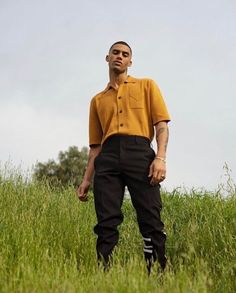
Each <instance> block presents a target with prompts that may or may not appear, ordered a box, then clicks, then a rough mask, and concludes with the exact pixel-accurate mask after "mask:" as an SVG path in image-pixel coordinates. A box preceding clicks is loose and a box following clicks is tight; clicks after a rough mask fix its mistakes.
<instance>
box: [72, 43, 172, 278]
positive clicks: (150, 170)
mask: <svg viewBox="0 0 236 293" xmlns="http://www.w3.org/2000/svg"><path fill="white" fill-rule="evenodd" d="M106 61H107V63H108V66H109V77H110V81H109V83H108V85H107V87H106V89H105V90H103V91H102V92H100V93H99V94H97V95H96V96H95V97H94V98H93V99H92V100H91V103H90V118H89V144H90V151H89V160H88V165H87V169H86V172H85V175H84V178H83V181H82V183H81V185H80V186H79V188H78V191H77V193H78V197H79V199H80V200H81V201H86V200H87V193H88V189H89V186H90V182H91V180H92V177H93V173H94V170H95V176H94V199H95V209H96V214H97V222H98V223H97V225H96V226H95V228H94V231H95V233H96V234H97V236H98V238H97V245H96V248H97V255H98V260H99V261H102V262H103V264H104V265H105V268H106V267H107V265H108V263H109V260H110V258H111V254H112V251H113V248H114V247H115V245H116V244H117V242H118V237H119V235H118V230H117V227H118V225H120V224H121V222H122V220H123V215H122V213H121V205H122V201H123V196H124V189H125V186H127V187H128V190H129V192H130V195H131V200H132V203H133V206H134V208H135V210H136V213H137V219H138V224H139V229H140V232H141V234H142V236H143V240H144V255H145V260H146V262H147V268H148V271H149V273H150V269H151V265H152V263H153V262H154V261H156V259H158V261H159V263H160V266H161V268H162V269H163V270H164V268H165V266H166V257H165V240H166V235H165V233H164V232H163V228H164V225H163V223H162V221H161V218H160V211H161V208H162V205H161V198H160V184H159V183H160V182H162V181H163V180H164V179H165V177H166V148H167V143H168V126H167V123H168V121H170V118H169V114H168V112H167V109H166V106H165V103H164V101H163V98H162V96H161V93H160V91H159V89H158V87H157V85H156V84H155V83H154V82H153V81H152V80H150V79H136V78H133V77H131V76H128V75H127V70H128V67H130V66H131V65H132V50H131V48H130V46H129V45H128V44H127V43H126V42H123V41H119V42H116V43H114V44H113V45H112V46H111V48H110V50H109V53H108V55H107V56H106ZM154 130H155V131H156V140H157V153H156V154H155V152H154V150H153V149H152V148H151V147H150V143H151V141H152V139H153V136H154Z"/></svg>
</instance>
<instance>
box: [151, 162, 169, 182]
mask: <svg viewBox="0 0 236 293" xmlns="http://www.w3.org/2000/svg"><path fill="white" fill-rule="evenodd" d="M148 177H152V179H151V181H150V184H151V185H153V186H154V185H157V184H158V183H160V182H162V181H163V180H165V178H166V164H165V162H163V161H161V160H154V161H153V162H152V164H151V165H150V168H149V174H148Z"/></svg>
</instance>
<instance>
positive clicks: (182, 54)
mask: <svg viewBox="0 0 236 293" xmlns="http://www.w3.org/2000/svg"><path fill="white" fill-rule="evenodd" d="M0 5H1V9H0V16H1V17H0V34H1V46H0V65H1V66H0V135H1V144H0V161H6V160H7V159H8V158H9V156H10V157H11V158H12V161H13V163H14V162H16V163H18V162H20V161H22V162H24V164H25V166H30V165H31V164H33V163H34V162H35V161H36V160H40V161H46V160H47V159H49V158H56V156H57V154H58V152H59V151H60V150H65V149H67V148H68V146H70V145H78V146H79V147H82V146H84V145H88V109H89V101H90V99H91V97H92V96H93V95H95V94H96V93H97V92H98V91H100V90H102V89H103V88H104V87H105V86H106V83H107V82H108V72H107V64H106V63H105V55H106V53H107V50H108V48H109V47H110V45H111V44H112V43H113V42H114V41H116V40H120V39H122V40H125V41H127V42H128V43H130V45H131V46H132V48H133V51H134V56H133V59H134V60H133V67H132V68H131V69H130V74H131V75H134V76H137V77H150V78H152V79H154V80H156V81H157V83H158V84H159V86H160V88H161V91H162V93H163V95H164V97H165V99H166V102H167V105H168V108H169V111H170V114H171V116H172V122H171V124H170V129H171V133H170V134H171V135H170V145H169V151H168V181H166V183H165V184H166V186H167V187H169V188H172V187H174V186H178V185H180V184H183V183H185V184H186V185H187V186H190V187H191V186H205V187H208V188H214V187H216V186H217V184H218V183H219V182H218V181H219V178H220V175H221V174H222V173H223V171H222V167H223V164H224V162H225V161H227V162H228V163H229V165H230V167H231V168H232V169H233V172H235V169H236V157H235V156H236V155H235V154H236V145H235V142H236V133H235V131H234V125H235V124H236V118H235V115H234V109H235V106H236V100H235V92H236V84H235V75H236V72H235V68H236V64H235V63H236V53H235V52H236V50H235V34H236V32H235V29H234V28H235V25H236V23H235V22H236V20H235V17H234V11H235V8H236V5H235V3H234V2H233V1H220V0H218V1H207V2H205V1H197V2H196V1H175V0H173V1H165V2H163V1H154V0H153V1H152V0H148V1H145V3H143V2H137V1H129V2H127V1H120V2H119V3H113V2H109V1H106V0H102V1H87V2H84V1H73V0H70V1H63V0H59V1H56V0H51V1H40V2H35V1H27V0H22V1H10V2H9V1H8V2H7V1H5V2H4V1H1V3H0ZM234 174H235V173H234Z"/></svg>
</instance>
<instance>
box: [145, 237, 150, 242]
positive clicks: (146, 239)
mask: <svg viewBox="0 0 236 293" xmlns="http://www.w3.org/2000/svg"><path fill="white" fill-rule="evenodd" d="M143 240H144V241H150V242H151V241H152V239H151V238H145V237H143Z"/></svg>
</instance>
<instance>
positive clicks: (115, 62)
mask: <svg viewBox="0 0 236 293" xmlns="http://www.w3.org/2000/svg"><path fill="white" fill-rule="evenodd" d="M114 64H115V65H122V62H121V61H118V60H115V61H114Z"/></svg>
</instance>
